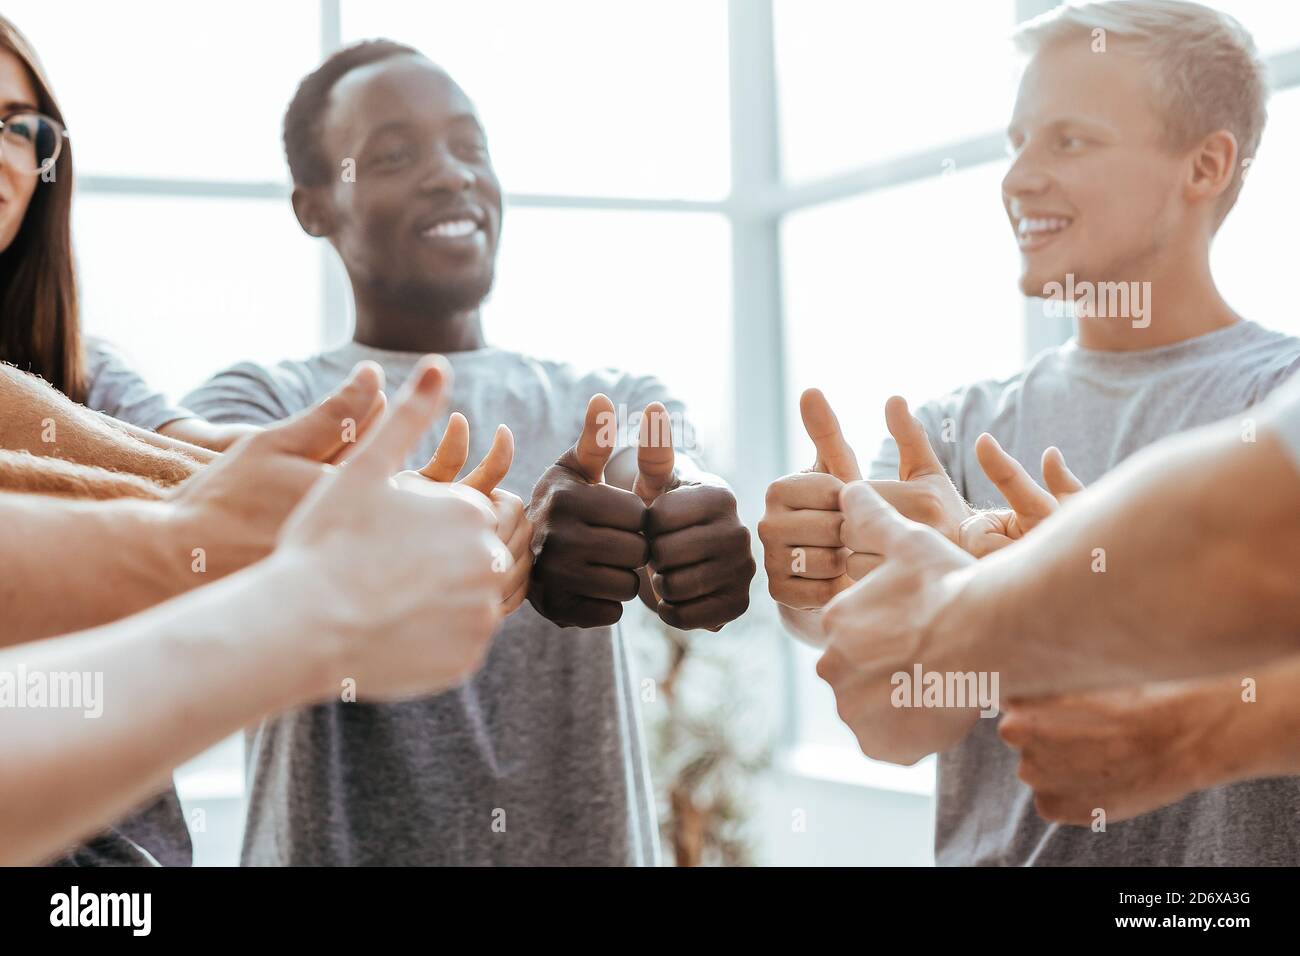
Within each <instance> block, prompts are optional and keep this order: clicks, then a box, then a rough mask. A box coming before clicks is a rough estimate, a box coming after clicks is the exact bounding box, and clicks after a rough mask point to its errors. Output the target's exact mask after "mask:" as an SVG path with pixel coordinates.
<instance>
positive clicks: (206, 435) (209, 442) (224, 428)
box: [146, 418, 262, 461]
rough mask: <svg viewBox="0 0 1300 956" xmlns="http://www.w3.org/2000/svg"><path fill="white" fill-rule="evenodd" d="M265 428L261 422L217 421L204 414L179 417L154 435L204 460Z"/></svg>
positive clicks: (177, 448) (183, 451)
mask: <svg viewBox="0 0 1300 956" xmlns="http://www.w3.org/2000/svg"><path fill="white" fill-rule="evenodd" d="M261 430H262V429H261V426H259V425H217V424H213V423H212V422H207V421H204V420H203V419H201V418H179V419H177V420H176V421H174V422H168V423H167V424H166V425H164V426H163V427H162V428H160V429H159V431H160V432H162V434H161V435H155V436H154V438H155V439H157V441H158V442H170V444H171V446H174V447H175V448H176V450H178V451H181V452H182V453H184V454H187V455H190V456H191V457H197V458H198V459H199V460H200V461H211V460H212V457H213V455H214V453H216V452H223V451H225V450H226V449H227V448H229V447H230V446H231V445H233V444H234V443H235V442H237V441H238V440H239V439H241V438H243V437H244V436H245V435H252V434H254V433H256V432H260V431H261ZM146 434H147V433H146ZM160 447H169V446H167V445H161V446H160Z"/></svg>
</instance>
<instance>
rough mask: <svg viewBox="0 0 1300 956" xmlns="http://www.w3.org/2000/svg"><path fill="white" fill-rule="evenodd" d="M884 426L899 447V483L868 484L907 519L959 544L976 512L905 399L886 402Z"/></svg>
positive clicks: (874, 482)
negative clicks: (945, 467) (964, 496)
mask: <svg viewBox="0 0 1300 956" xmlns="http://www.w3.org/2000/svg"><path fill="white" fill-rule="evenodd" d="M885 427H887V428H888V429H889V434H890V435H892V436H893V438H894V442H895V443H896V444H897V445H898V480H897V481H894V480H877V481H871V482H868V484H870V485H871V487H872V488H873V489H874V490H875V491H876V493H877V494H879V495H880V497H882V498H884V499H885V501H886V502H888V503H889V504H891V505H893V506H894V508H895V510H897V511H898V513H899V514H901V515H902V516H903V517H904V518H911V519H912V520H913V521H919V522H920V523H921V524H926V525H929V526H930V527H931V528H934V530H936V531H938V532H939V533H940V534H942V535H943V536H944V537H945V538H947V539H948V540H949V541H951V542H953V543H954V544H958V543H959V542H960V538H961V525H962V522H963V521H965V520H966V519H968V518H970V517H971V516H972V515H974V514H975V510H974V509H973V508H972V507H971V506H970V505H968V504H967V503H966V499H964V498H963V497H962V496H961V495H960V494H959V493H958V492H957V488H956V486H955V485H953V483H952V479H951V478H949V477H948V472H947V471H946V470H945V469H944V467H943V462H941V461H940V460H939V456H938V455H936V454H935V453H934V448H933V446H931V444H930V439H929V437H928V436H927V435H926V433H925V428H924V426H922V424H921V423H920V422H919V421H917V420H916V418H915V416H913V415H912V413H911V412H910V411H909V410H908V408H907V401H906V400H905V399H903V398H900V397H899V396H897V395H895V396H894V397H893V398H891V399H890V400H889V401H887V402H885Z"/></svg>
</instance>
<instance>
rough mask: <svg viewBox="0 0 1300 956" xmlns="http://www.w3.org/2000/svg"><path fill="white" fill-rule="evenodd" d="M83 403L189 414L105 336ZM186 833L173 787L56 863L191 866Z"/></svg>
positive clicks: (155, 420)
mask: <svg viewBox="0 0 1300 956" xmlns="http://www.w3.org/2000/svg"><path fill="white" fill-rule="evenodd" d="M83 347H84V349H85V354H86V382H87V391H86V407H87V408H89V409H91V410H92V411H96V412H102V413H103V414H105V415H109V416H112V417H113V418H116V419H118V420H119V421H124V422H127V423H128V424H131V425H135V426H137V427H139V428H147V429H149V430H150V431H157V430H158V429H159V428H161V427H162V426H163V425H166V424H167V423H168V422H174V421H176V420H177V419H179V418H193V417H194V416H193V413H192V412H189V411H187V410H186V409H184V408H180V407H178V406H176V405H173V404H172V403H171V402H170V401H168V399H167V396H166V395H164V394H163V393H162V392H160V391H158V390H157V389H155V388H152V387H150V386H149V384H148V383H147V382H146V381H145V380H144V379H143V378H141V377H140V375H139V374H138V373H137V372H136V371H135V370H134V369H132V368H131V366H130V364H129V363H128V362H127V361H126V359H125V358H123V356H122V354H121V353H120V352H119V351H118V350H117V349H115V348H114V347H113V346H112V345H110V344H109V343H108V342H105V341H104V340H103V339H98V338H93V337H89V336H88V337H87V338H86V339H85V342H84V343H83ZM192 858H193V849H192V847H191V844H190V831H189V828H188V827H186V825H185V814H184V812H183V811H182V809H181V802H180V798H179V797H178V796H177V794H176V789H175V787H169V788H168V789H167V790H166V791H165V792H163V793H162V794H160V795H159V796H158V797H157V798H156V799H154V800H152V801H150V802H149V803H148V804H146V805H144V806H143V807H142V808H141V809H140V810H138V811H136V812H135V813H133V814H132V815H131V816H129V817H127V818H126V819H124V820H122V821H120V822H119V823H118V824H117V825H116V826H113V827H110V828H109V829H108V830H105V831H104V832H103V833H101V834H99V835H98V836H96V837H94V838H93V839H91V840H90V841H88V842H87V843H85V844H83V845H81V846H78V847H76V848H74V849H72V850H69V851H68V852H67V853H66V854H64V855H63V856H62V857H60V858H59V859H58V860H56V861H55V863H56V864H57V865H60V866H157V865H159V864H162V865H163V866H189V865H190V862H191V860H192Z"/></svg>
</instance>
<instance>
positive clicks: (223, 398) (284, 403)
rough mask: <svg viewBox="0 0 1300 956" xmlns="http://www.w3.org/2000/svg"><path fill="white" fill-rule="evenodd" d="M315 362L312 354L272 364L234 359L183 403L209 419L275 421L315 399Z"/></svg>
mask: <svg viewBox="0 0 1300 956" xmlns="http://www.w3.org/2000/svg"><path fill="white" fill-rule="evenodd" d="M316 362H317V359H315V358H312V359H307V360H304V361H294V360H287V361H283V362H278V363H276V364H275V365H261V364H259V363H257V362H237V363H235V364H234V365H231V366H229V367H227V368H225V369H222V370H221V371H220V372H217V373H216V374H215V375H213V376H212V377H211V378H210V379H208V380H207V381H206V382H204V383H203V384H202V385H200V386H199V387H198V388H196V389H195V390H194V391H192V392H190V393H189V394H188V395H186V396H185V399H184V404H185V406H186V407H187V408H190V409H192V410H193V411H194V412H195V414H197V415H201V416H202V417H204V418H206V419H208V421H212V422H218V423H230V422H241V423H250V424H264V423H266V422H271V421H278V420H280V419H282V418H287V417H289V416H290V415H293V414H295V413H297V412H299V411H301V410H303V409H304V408H308V407H310V406H311V405H312V404H313V403H314V400H315V391H316V387H315V382H316V377H317V376H316V374H315V372H314V363H316Z"/></svg>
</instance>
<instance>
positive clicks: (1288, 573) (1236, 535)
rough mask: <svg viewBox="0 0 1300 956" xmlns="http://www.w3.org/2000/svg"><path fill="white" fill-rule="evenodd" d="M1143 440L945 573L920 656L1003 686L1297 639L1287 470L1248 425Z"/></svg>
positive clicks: (1205, 665)
mask: <svg viewBox="0 0 1300 956" xmlns="http://www.w3.org/2000/svg"><path fill="white" fill-rule="evenodd" d="M1256 437H1257V440H1256V441H1243V440H1242V425H1241V423H1240V422H1238V421H1229V422H1224V423H1221V424H1218V425H1214V426H1210V427H1208V428H1203V429H1199V430H1197V431H1193V432H1189V433H1187V434H1184V435H1180V436H1176V437H1174V438H1171V439H1167V440H1166V441H1163V442H1160V443H1159V444H1157V445H1155V446H1152V447H1151V448H1149V449H1146V450H1145V451H1143V452H1142V453H1140V454H1138V455H1136V456H1134V457H1133V458H1132V459H1130V460H1129V461H1128V462H1126V463H1125V464H1124V465H1122V466H1121V467H1119V468H1117V469H1116V470H1115V471H1113V472H1111V473H1110V474H1109V475H1107V476H1106V477H1105V478H1104V479H1102V480H1101V481H1100V482H1098V483H1097V484H1096V485H1095V486H1094V487H1093V488H1092V489H1090V490H1089V491H1086V492H1083V493H1081V494H1079V495H1077V496H1075V497H1074V498H1073V499H1071V501H1070V502H1069V504H1068V505H1067V506H1066V507H1064V508H1063V509H1062V510H1061V511H1060V513H1059V514H1057V515H1056V516H1055V517H1053V518H1052V519H1051V520H1050V521H1048V522H1046V523H1045V524H1044V525H1043V526H1042V527H1040V528H1039V529H1037V530H1036V531H1035V533H1034V534H1032V535H1029V536H1028V537H1027V538H1025V540H1024V541H1022V542H1019V543H1017V544H1015V545H1013V546H1012V547H1009V548H1005V549H1003V550H1002V551H1000V552H998V553H997V554H995V555H993V556H991V557H989V558H986V559H985V560H984V561H982V562H980V563H979V565H978V566H976V567H972V568H967V569H965V570H964V571H962V572H960V573H962V574H964V575H965V576H966V580H965V581H964V582H963V583H962V586H961V587H960V588H959V589H958V590H957V597H956V598H955V600H954V601H953V603H952V606H951V607H950V608H948V609H946V611H945V614H944V615H943V618H942V619H943V622H945V624H946V626H945V628H944V630H945V631H946V632H947V633H935V634H934V635H932V639H930V640H927V642H926V645H927V647H928V648H929V649H932V650H933V651H934V656H933V657H931V656H929V655H927V659H930V660H933V662H934V666H941V664H942V662H943V661H945V660H947V661H953V662H955V661H958V660H960V661H962V662H963V663H962V667H963V669H965V668H969V667H974V668H976V669H991V670H997V671H1000V672H1001V674H1002V681H1003V685H1004V687H1006V688H1007V689H1008V690H1009V691H1010V692H1011V693H1013V694H1014V695H1016V696H1038V695H1040V694H1046V693H1059V692H1062V691H1068V690H1083V689H1087V688H1091V687H1099V686H1105V685H1116V684H1131V683H1141V682H1145V681H1149V680H1164V679H1179V678H1187V677H1194V676H1200V675H1208V674H1214V673H1220V672H1223V671H1226V670H1230V669H1233V668H1237V667H1240V666H1243V665H1255V664H1261V663H1264V662H1267V661H1269V660H1271V659H1274V658H1277V657H1280V656H1285V655H1287V654H1293V653H1296V651H1297V650H1298V649H1300V587H1297V586H1296V572H1297V568H1300V471H1297V466H1296V463H1295V461H1293V460H1292V458H1291V457H1290V456H1289V454H1288V452H1287V448H1286V446H1285V445H1284V444H1283V442H1282V441H1281V440H1280V439H1279V438H1278V436H1277V435H1276V434H1275V433H1274V431H1273V430H1272V429H1271V428H1270V427H1268V423H1267V421H1263V422H1262V423H1261V425H1260V427H1259V430H1258V434H1257V436H1256Z"/></svg>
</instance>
